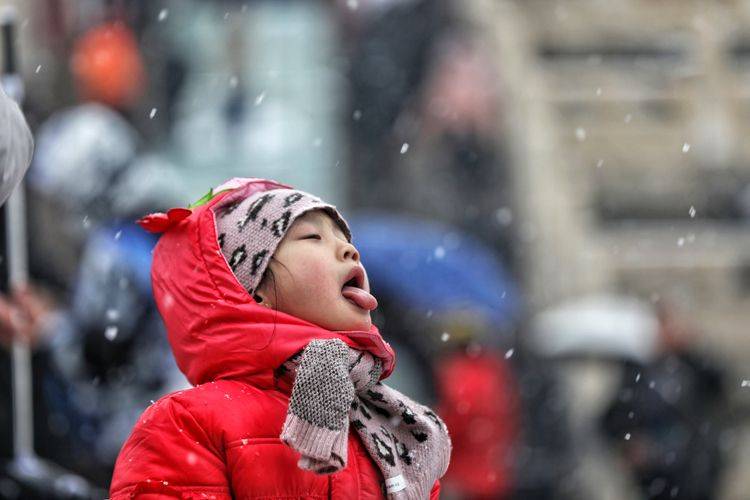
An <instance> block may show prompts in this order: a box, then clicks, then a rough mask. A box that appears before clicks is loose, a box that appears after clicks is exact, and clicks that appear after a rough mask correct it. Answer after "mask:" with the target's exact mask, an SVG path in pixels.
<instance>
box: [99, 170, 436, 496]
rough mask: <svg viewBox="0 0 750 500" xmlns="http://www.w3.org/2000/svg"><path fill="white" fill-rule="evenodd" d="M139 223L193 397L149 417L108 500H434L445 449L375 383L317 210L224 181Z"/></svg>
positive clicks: (370, 303)
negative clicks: (148, 236)
mask: <svg viewBox="0 0 750 500" xmlns="http://www.w3.org/2000/svg"><path fill="white" fill-rule="evenodd" d="M217 191H218V193H217V194H216V195H215V196H214V195H213V192H211V193H209V195H208V196H207V197H205V198H204V199H203V200H201V201H202V202H203V204H202V205H200V206H197V207H191V208H192V210H191V209H172V210H170V211H169V212H168V213H167V214H153V215H151V216H148V217H146V218H144V219H142V221H141V225H142V226H144V227H146V228H147V229H149V230H151V231H154V232H164V234H163V235H162V237H161V239H160V241H159V243H158V245H157V247H156V249H155V250H154V261H153V267H152V280H153V288H154V294H155V298H156V302H157V305H158V307H159V311H160V312H161V315H162V317H163V318H164V322H165V324H166V327H167V332H168V337H169V341H170V343H171V345H172V350H173V352H174V356H175V358H176V360H177V364H178V366H179V367H180V369H181V370H182V372H183V373H184V374H185V375H186V376H187V378H188V380H189V381H190V382H191V383H192V384H193V385H195V387H194V388H192V389H189V390H186V391H179V392H176V393H173V394H170V395H168V396H166V397H164V398H162V399H160V400H159V401H158V402H156V403H154V404H153V405H151V406H150V407H149V408H148V409H147V410H146V411H145V412H144V413H143V415H142V416H141V418H140V420H139V421H138V423H137V424H136V425H135V428H134V429H133V432H132V434H131V436H130V438H129V439H128V440H127V441H126V443H125V444H124V446H123V448H122V450H121V451H120V455H119V457H118V459H117V464H116V465H115V471H114V477H113V479H112V485H111V497H112V499H113V500H120V499H124V498H133V497H136V498H137V497H138V496H139V495H144V497H147V498H191V499H192V498H215V499H229V498H266V499H269V498H341V499H349V498H360V499H369V498H384V497H386V495H387V497H388V498H405V499H406V498H409V499H425V498H437V497H438V496H439V489H440V486H439V482H438V481H437V480H438V479H439V478H440V477H441V476H442V475H443V474H444V473H445V471H446V469H447V467H448V459H449V457H450V449H451V445H450V439H449V437H448V432H447V429H446V428H445V425H444V424H443V422H442V421H441V420H440V419H439V418H438V417H437V415H435V414H434V413H433V412H432V411H431V410H430V409H429V408H427V407H425V406H422V405H420V404H418V403H415V402H414V401H412V400H410V399H409V398H408V397H405V396H403V395H402V394H400V393H399V392H398V391H396V390H394V389H391V388H389V387H388V386H386V385H384V384H382V383H381V382H379V380H381V379H384V378H386V377H387V376H388V375H389V374H390V373H391V371H392V370H393V366H394V353H393V351H392V349H391V347H390V346H389V345H388V344H387V343H386V342H384V341H383V339H382V338H381V336H380V334H379V332H378V330H377V328H376V327H375V326H373V325H372V322H371V319H370V311H371V310H373V309H375V307H377V301H376V300H375V298H374V297H373V296H372V295H371V294H370V293H369V284H368V281H367V275H366V274H365V271H364V267H363V266H362V264H361V263H360V261H359V253H358V252H357V249H356V248H355V247H354V246H353V245H352V244H351V234H350V232H349V227H348V226H347V223H346V222H345V221H344V219H343V218H342V217H341V216H340V215H339V213H338V212H337V211H336V208H335V207H334V206H332V205H328V204H326V203H324V202H322V201H321V200H320V199H318V198H316V197H314V196H312V195H309V194H307V193H304V192H301V191H297V190H294V189H291V188H289V186H285V185H282V184H279V183H276V182H273V181H267V180H260V179H233V180H232V181H229V182H228V183H226V184H225V185H223V186H222V187H220V188H219V189H218V190H217Z"/></svg>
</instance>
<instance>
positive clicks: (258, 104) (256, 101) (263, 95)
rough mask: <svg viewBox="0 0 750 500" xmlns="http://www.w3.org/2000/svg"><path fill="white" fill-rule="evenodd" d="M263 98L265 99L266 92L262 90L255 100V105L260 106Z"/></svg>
mask: <svg viewBox="0 0 750 500" xmlns="http://www.w3.org/2000/svg"><path fill="white" fill-rule="evenodd" d="M265 98H266V91H265V90H264V91H263V92H261V93H260V94H258V97H256V98H255V105H256V106H260V105H261V103H262V102H263V100H264V99H265Z"/></svg>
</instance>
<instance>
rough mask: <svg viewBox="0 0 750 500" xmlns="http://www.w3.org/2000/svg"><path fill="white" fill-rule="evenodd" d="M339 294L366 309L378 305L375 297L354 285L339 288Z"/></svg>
mask: <svg viewBox="0 0 750 500" xmlns="http://www.w3.org/2000/svg"><path fill="white" fill-rule="evenodd" d="M341 295H343V296H344V297H345V298H347V299H349V300H350V301H352V302H354V303H355V304H356V305H358V306H359V307H361V308H362V309H366V310H368V311H372V310H373V309H375V308H376V307H378V301H377V299H376V298H375V297H373V296H372V295H371V294H369V293H367V292H366V291H364V290H362V289H361V288H357V287H356V286H345V287H344V288H343V289H342V290H341Z"/></svg>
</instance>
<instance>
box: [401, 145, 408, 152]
mask: <svg viewBox="0 0 750 500" xmlns="http://www.w3.org/2000/svg"><path fill="white" fill-rule="evenodd" d="M407 151H409V143H408V142H405V143H403V144H402V145H401V154H406V152H407Z"/></svg>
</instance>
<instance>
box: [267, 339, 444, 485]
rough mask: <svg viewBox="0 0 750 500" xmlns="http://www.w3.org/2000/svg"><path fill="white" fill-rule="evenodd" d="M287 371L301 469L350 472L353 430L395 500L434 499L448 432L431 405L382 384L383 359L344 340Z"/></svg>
mask: <svg viewBox="0 0 750 500" xmlns="http://www.w3.org/2000/svg"><path fill="white" fill-rule="evenodd" d="M279 372H280V374H279V376H280V377H282V378H284V379H285V380H286V381H288V382H292V381H293V384H294V385H293V388H292V397H291V400H290V402H289V409H288V411H287V417H286V421H285V422H284V427H283V428H282V431H281V439H282V440H283V441H284V442H285V443H286V444H287V445H289V446H290V447H292V448H293V449H295V450H297V451H298V452H299V453H300V454H301V455H302V457H301V458H300V461H299V464H298V465H299V467H300V468H302V469H305V470H310V471H313V472H316V473H318V474H331V473H334V472H337V471H339V470H341V469H343V468H344V467H346V462H347V443H348V435H349V425H350V424H351V425H352V426H353V427H354V429H355V430H356V431H357V433H358V434H359V436H360V438H361V439H362V442H363V443H364V445H365V448H366V449H367V451H368V453H369V454H370V456H371V457H372V459H373V460H374V461H375V463H376V464H377V465H378V467H379V468H380V470H381V472H382V473H383V477H384V478H385V490H386V494H387V496H388V498H389V499H415V500H416V499H420V500H421V499H425V498H429V496H430V490H431V489H432V487H433V485H434V484H435V481H437V480H438V479H439V478H440V477H442V475H443V474H445V471H446V470H447V468H448V461H449V459H450V452H451V441H450V437H449V436H448V429H447V428H446V427H445V424H444V423H443V421H442V420H441V419H440V418H439V417H438V416H437V415H436V414H435V413H434V412H433V411H432V410H430V409H429V408H428V407H426V406H423V405H421V404H419V403H416V402H414V401H412V400H411V399H409V398H407V397H406V396H404V395H403V394H401V393H400V392H398V391H396V390H395V389H392V388H390V387H388V386H387V385H384V384H382V383H380V382H378V380H379V379H380V375H381V373H382V366H381V362H380V360H379V359H378V358H375V357H374V356H372V355H371V354H369V353H367V352H362V351H357V350H355V349H351V348H349V347H348V346H347V345H346V344H345V343H344V342H342V341H341V340H339V339H332V340H313V341H312V342H310V343H309V344H308V345H307V347H306V348H305V349H304V350H303V351H302V352H300V353H298V354H297V355H295V356H293V357H292V358H290V359H289V360H288V361H287V362H286V363H284V365H282V367H281V368H280V370H279Z"/></svg>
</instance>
